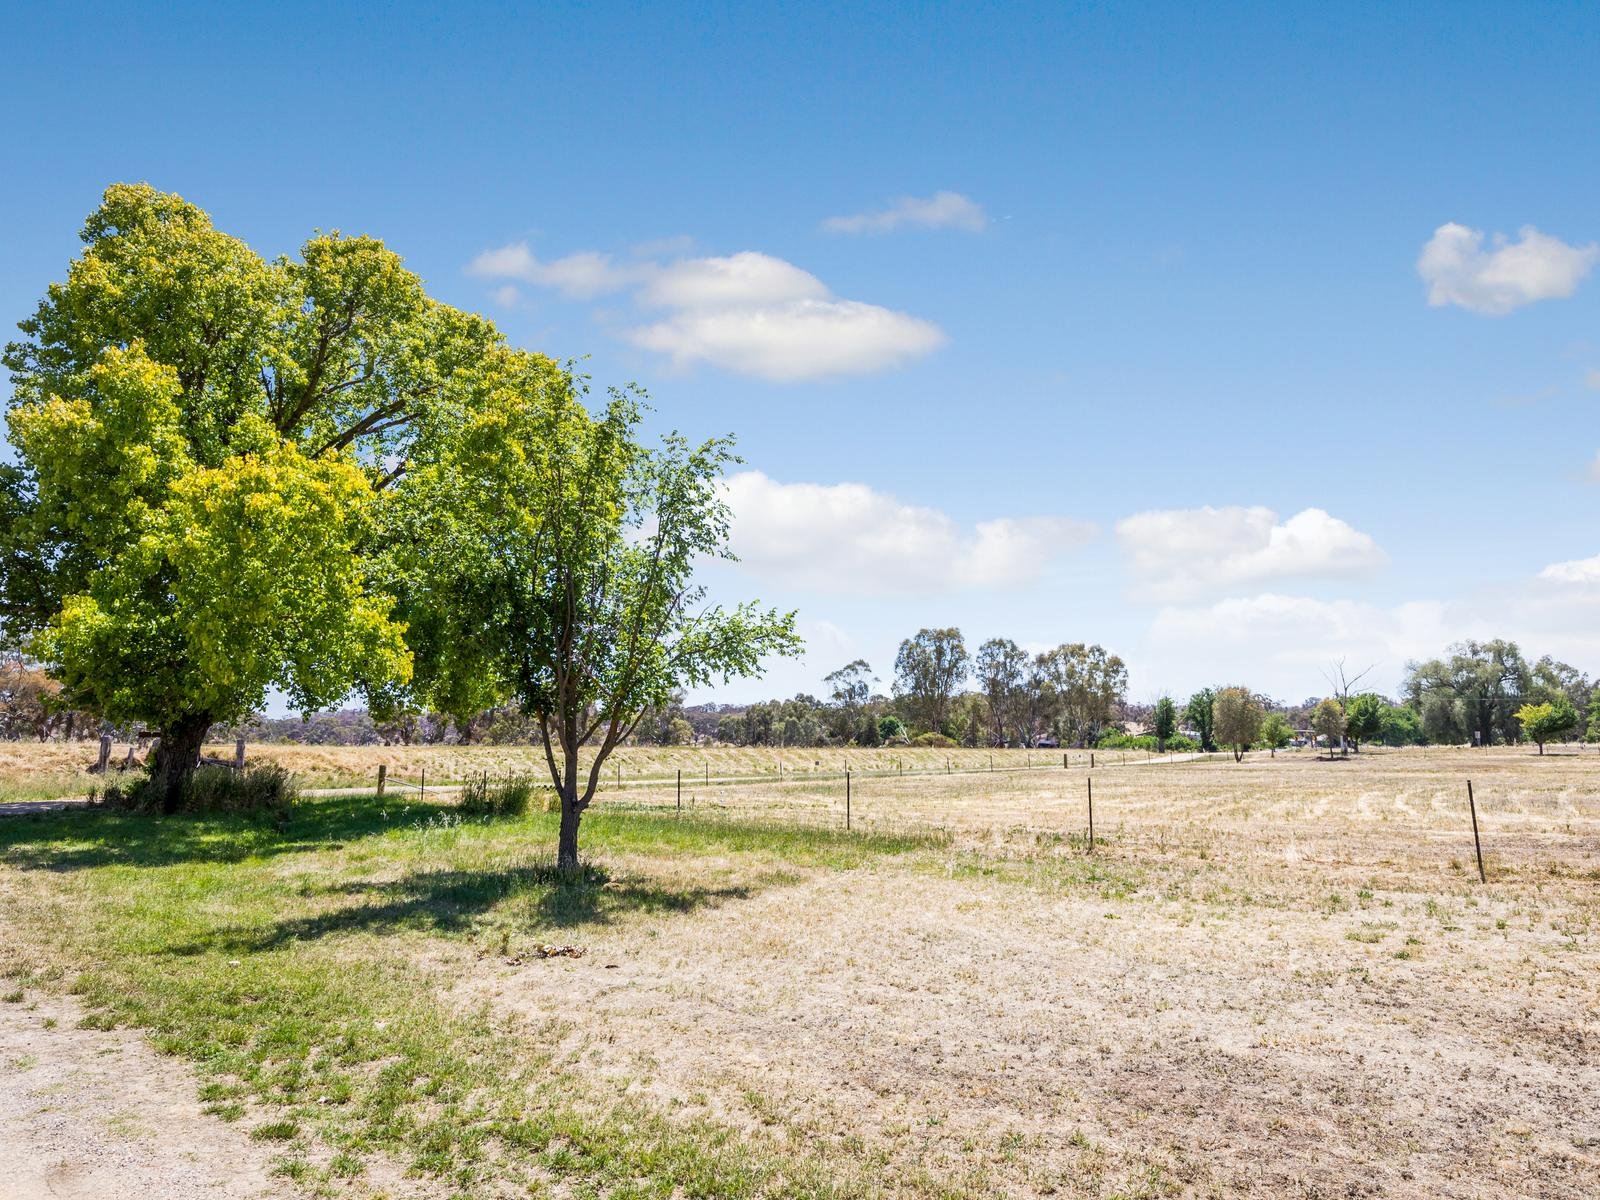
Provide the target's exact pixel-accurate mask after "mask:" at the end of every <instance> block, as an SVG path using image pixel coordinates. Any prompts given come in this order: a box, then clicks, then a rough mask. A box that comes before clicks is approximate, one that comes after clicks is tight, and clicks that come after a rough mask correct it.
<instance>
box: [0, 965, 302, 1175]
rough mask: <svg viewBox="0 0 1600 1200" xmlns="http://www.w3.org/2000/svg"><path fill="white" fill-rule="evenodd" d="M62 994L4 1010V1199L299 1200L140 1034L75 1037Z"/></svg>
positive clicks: (0, 1151)
mask: <svg viewBox="0 0 1600 1200" xmlns="http://www.w3.org/2000/svg"><path fill="white" fill-rule="evenodd" d="M80 1015H81V1013H80V1011H79V1009H78V1008H77V1006H76V1005H75V1004H74V1003H73V1002H72V1001H71V1000H70V999H67V998H64V997H59V996H51V995H48V994H44V993H29V995H28V997H27V999H26V1002H12V1003H6V1004H0V1196H4V1197H5V1200H135V1198H143V1197H151V1198H152V1200H155V1198H159V1200H291V1198H294V1197H298V1196H299V1195H300V1193H299V1192H298V1191H296V1190H294V1189H293V1188H291V1187H289V1186H288V1185H287V1184H285V1183H284V1182H282V1181H281V1180H276V1179H274V1178H273V1177H272V1176H271V1174H270V1168H269V1160H270V1159H271V1157H272V1150H271V1149H270V1148H269V1147H267V1146H265V1145H263V1144H261V1143H258V1142H252V1141H251V1140H250V1139H249V1137H248V1136H247V1135H246V1133H245V1131H244V1130H243V1129H242V1128H239V1127H238V1126H236V1125H228V1124H225V1123H224V1122H222V1121H219V1120H217V1119H216V1118H214V1117H209V1116H206V1115H205V1114H204V1113H203V1112H202V1111H201V1105H200V1101H199V1100H198V1098H197V1095H196V1086H195V1080H194V1077H193V1076H192V1075H191V1074H190V1073H189V1072H188V1071H187V1070H186V1069H184V1067H183V1066H182V1065H181V1064H180V1063H178V1062H177V1061H175V1060H172V1059H167V1058H163V1057H161V1056H160V1055H158V1054H157V1053H156V1052H155V1051H154V1050H152V1049H151V1048H150V1047H149V1045H148V1044H147V1043H146V1042H145V1041H144V1039H143V1038H142V1037H140V1036H139V1035H138V1034H137V1033H136V1032H130V1031H127V1030H112V1031H103V1030H90V1029H80V1028H78V1019H79V1017H80Z"/></svg>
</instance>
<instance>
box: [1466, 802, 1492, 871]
mask: <svg viewBox="0 0 1600 1200" xmlns="http://www.w3.org/2000/svg"><path fill="white" fill-rule="evenodd" d="M1467 808H1468V809H1470V810H1471V812H1472V848H1473V849H1474V850H1476V851H1477V852H1478V882H1479V883H1488V882H1489V876H1488V875H1486V874H1484V870H1483V843H1482V842H1481V841H1479V840H1478V802H1477V801H1476V800H1474V799H1473V798H1472V780H1470V779H1469V780H1467Z"/></svg>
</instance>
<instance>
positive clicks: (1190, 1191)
mask: <svg viewBox="0 0 1600 1200" xmlns="http://www.w3.org/2000/svg"><path fill="white" fill-rule="evenodd" d="M54 753H58V750H57V748H49V747H47V748H44V750H43V751H41V752H40V755H41V758H40V761H48V760H49V756H50V755H51V754H54ZM252 754H253V755H258V756H259V757H271V758H275V759H277V760H278V761H283V762H284V763H285V764H286V765H289V766H291V767H292V768H293V769H295V770H299V771H302V772H305V773H307V774H308V775H310V776H311V778H312V779H313V780H316V781H317V782H324V783H329V784H335V783H343V782H347V781H350V780H351V779H352V778H353V777H354V778H360V777H362V776H364V775H365V774H366V773H368V772H370V771H372V770H374V769H375V766H376V764H377V763H378V762H380V761H385V762H388V763H389V764H390V769H391V771H392V772H394V773H395V774H397V775H404V774H406V773H407V772H408V771H409V770H410V769H411V768H413V767H415V768H417V769H419V770H420V768H421V767H422V766H423V765H426V767H427V770H428V772H429V776H430V780H431V779H433V778H435V777H436V776H435V772H437V773H438V775H439V776H444V777H448V776H449V775H450V774H451V773H455V774H456V775H457V776H458V777H459V776H461V775H464V774H467V773H470V771H472V770H489V771H491V772H493V771H497V770H509V769H516V768H518V767H524V768H526V769H533V768H534V767H535V766H536V765H537V764H536V762H535V761H533V760H532V759H531V756H530V754H529V752H528V751H525V750H518V751H508V750H503V749H497V748H456V747H427V748H411V749H399V750H397V749H396V748H383V749H381V750H380V749H371V750H318V749H299V748H288V747H273V748H267V747H263V748H260V750H259V752H257V751H255V750H252ZM519 755H520V756H521V757H520V758H519V757H518V756H519ZM848 757H849V760H850V762H849V765H850V767H851V770H852V772H853V773H854V777H853V779H852V788H851V790H852V794H851V808H852V811H851V817H852V822H853V824H855V826H856V827H858V828H862V827H865V828H874V827H877V828H900V829H909V828H922V827H937V828H940V829H943V830H946V831H948V832H949V834H950V836H949V838H948V840H947V842H944V843H941V844H940V846H939V848H937V849H929V850H923V851H916V852H912V853H906V854H902V855H897V856H879V857H868V858H867V859H865V860H864V861H863V862H862V864H861V865H858V866H853V867H850V868H848V869H843V868H828V867H823V866H816V865H812V866H809V867H806V866H795V865H792V864H787V865H786V864H784V863H783V862H782V861H781V860H779V859H774V858H772V857H771V856H761V855H743V856H742V855H737V854H727V853H723V854H716V855H712V854H709V853H707V854H701V855H695V854H692V853H691V854H688V855H684V854H681V853H674V854H668V853H665V852H662V853H654V852H650V853H647V852H644V851H640V850H632V851H627V852H622V851H617V852H613V853H612V854H610V855H609V856H608V855H607V853H606V852H605V851H604V850H603V849H601V850H598V851H596V853H597V855H598V857H599V858H600V860H601V865H602V866H603V867H604V868H606V869H607V870H608V871H609V872H610V874H611V877H612V879H613V880H616V881H624V882H628V881H647V882H655V883H660V882H662V881H668V882H671V881H680V882H682V881H691V880H692V881H705V880H715V881H716V882H717V884H718V886H719V889H720V891H721V893H722V894H724V895H725V896H726V898H725V899H723V900H720V901H718V902H714V903H710V904H708V905H705V906H702V907H697V908H694V909H693V910H692V911H678V910H674V909H670V908H669V909H650V910H645V909H641V910H638V911H630V912H619V913H618V914H616V915H615V916H613V917H608V918H607V919H606V920H604V921H602V922H596V923H593V924H590V925H585V926H582V927H579V928H574V929H571V930H569V931H565V932H564V933H563V940H567V939H571V940H574V941H578V942H580V943H581V945H582V947H583V948H584V950H585V951H586V952H585V954H584V955H583V956H582V957H581V958H575V959H573V958H555V959H537V960H530V959H527V958H519V957H517V956H514V955H513V956H505V955H502V954H500V953H496V952H495V951H494V949H493V947H492V946H486V945H483V944H472V943H470V942H464V941H462V940H460V939H447V938H443V937H441V938H433V939H418V941H417V943H416V944H417V946H418V947H419V949H418V950H417V951H416V953H419V954H424V955H426V956H428V959H429V961H430V963H432V964H434V965H437V964H439V963H440V962H443V963H445V964H446V965H448V966H449V967H450V974H451V975H452V977H453V978H454V979H455V980H456V983H455V984H454V988H453V991H452V993H451V998H452V999H453V1000H454V1001H456V1002H458V1003H459V1004H461V1005H463V1006H468V1007H473V1008H476V1007H477V1006H480V1005H482V1004H485V1003H487V1004H489V1005H490V1006H491V1007H492V1010H493V1011H494V1012H496V1013H497V1014H499V1015H501V1016H503V1017H504V1018H506V1020H507V1021H508V1022H510V1023H511V1025H510V1026H508V1027H513V1028H515V1027H520V1028H522V1029H524V1030H525V1031H526V1036H528V1037H529V1038H530V1039H532V1040H535V1041H537V1040H538V1039H541V1038H543V1037H546V1036H548V1031H550V1030H552V1029H559V1030H562V1031H563V1034H562V1036H563V1037H564V1041H563V1042H562V1046H561V1052H562V1053H561V1058H562V1061H563V1062H564V1064H566V1065H568V1066H570V1067H572V1068H573V1069H575V1070H578V1071H581V1072H583V1073H585V1074H586V1075H588V1076H590V1077H592V1078H594V1079H596V1080H599V1081H606V1082H609V1083H610V1084H612V1085H614V1086H615V1087H616V1088H617V1089H618V1090H619V1091H621V1092H623V1093H625V1094H628V1095H632V1096H639V1097H644V1098H647V1099H649V1100H650V1101H651V1102H653V1103H654V1104H657V1105H659V1106H661V1107H662V1108H663V1109H665V1110H667V1111H672V1112H679V1113H684V1114H691V1115H701V1116H710V1117H712V1118H715V1119H716V1120H718V1121H721V1122H723V1123H726V1124H729V1125H732V1126H734V1127H736V1128H740V1129H748V1130H755V1129H760V1130H761V1131H763V1135H764V1136H767V1137H771V1138H775V1139H777V1140H778V1142H780V1143H784V1142H787V1143H790V1144H793V1145H795V1146H801V1147H805V1148H806V1149H807V1150H808V1151H815V1152H817V1153H820V1154H822V1155H824V1156H825V1157H830V1158H832V1157H836V1158H837V1159H838V1161H839V1162H841V1163H846V1164H850V1167H851V1169H853V1170H855V1169H861V1168H863V1167H864V1168H865V1169H867V1170H868V1171H870V1172H871V1173H873V1174H874V1176H875V1177H876V1178H879V1179H881V1181H882V1189H883V1194H885V1195H888V1196H914V1197H935V1196H939V1197H944V1196H954V1195H961V1196H1074V1197H1085V1198H1088V1197H1097V1198H1102V1200H1109V1198H1110V1197H1118V1196H1120V1197H1133V1196H1169V1195H1170V1196H1208V1197H1241V1196H1242V1197H1260V1198H1262V1200H1267V1198H1274V1200H1275V1198H1278V1197H1284V1196H1297V1197H1348V1196H1382V1197H1418V1198H1421V1197H1430V1198H1432V1197H1452V1198H1460V1200H1469V1198H1472V1200H1477V1198H1486V1197H1540V1198H1549V1200H1589V1198H1590V1197H1592V1196H1594V1195H1595V1194H1596V1183H1597V1181H1600V951H1597V947H1596V944H1595V935H1596V932H1597V918H1600V905H1597V899H1600V756H1597V755H1595V754H1594V753H1593V752H1592V751H1590V752H1586V753H1584V754H1582V755H1580V754H1577V753H1567V754H1551V755H1547V756H1546V757H1544V758H1539V757H1537V756H1536V755H1535V754H1534V753H1533V752H1531V751H1524V750H1520V749H1500V750H1494V751H1491V752H1487V753H1486V752H1482V751H1477V752H1474V751H1470V750H1413V751H1374V752H1368V753H1365V754H1362V755H1360V756H1359V757H1355V758H1352V759H1350V760H1349V761H1339V762H1328V761H1324V760H1319V759H1317V758H1316V757H1315V756H1314V755H1311V754H1309V753H1305V752H1300V753H1294V754H1285V755H1280V756H1278V757H1277V758H1270V757H1267V756H1264V755H1258V756H1252V757H1251V758H1249V759H1247V760H1246V761H1245V762H1244V763H1239V764H1235V763H1233V762H1232V761H1231V760H1230V759H1213V760H1210V761H1189V762H1180V761H1168V762H1157V763H1146V762H1143V761H1140V758H1139V756H1127V757H1126V758H1122V759H1121V760H1120V761H1119V756H1111V757H1112V762H1111V763H1109V764H1107V763H1105V760H1104V758H1101V759H1100V762H1101V765H1100V766H1099V767H1097V769H1096V770H1095V771H1094V772H1093V789H1094V801H1095V827H1096V834H1097V841H1098V844H1097V846H1096V848H1095V850H1094V851H1093V853H1092V854H1091V853H1090V852H1089V849H1088V847H1087V845H1086V844H1085V838H1084V835H1085V833H1086V832H1087V816H1088V811H1087V810H1088V804H1087V800H1088V778H1089V774H1090V773H1089V772H1088V771H1087V770H1086V769H1085V766H1086V764H1085V763H1084V762H1083V759H1082V756H1077V755H1075V756H1074V758H1073V761H1072V765H1071V767H1070V769H1063V768H1062V766H1061V765H1060V759H1059V756H1052V759H1051V760H1050V765H1048V766H1041V765H1040V760H1042V759H1044V756H1043V755H1034V756H1024V755H999V756H997V758H996V768H997V769H996V770H995V771H994V772H993V773H990V772H989V771H988V770H987V752H986V751H983V752H967V753H965V754H959V755H958V754H952V755H951V756H949V757H950V759H951V766H952V768H953V772H952V773H951V774H943V773H941V770H940V767H941V763H942V761H943V759H944V758H945V755H944V754H943V752H905V751H901V752H898V753H897V752H894V751H889V752H883V753H879V754H877V755H875V756H874V755H871V754H868V753H859V752H855V751H852V752H850V754H849V756H848ZM1019 758H1020V759H1021V760H1022V761H1021V762H1018V761H1017V760H1018V759H1019ZM897 759H898V760H899V762H898V763H897V762H896V761H895V760H897ZM621 761H622V763H623V765H624V781H623V786H622V787H621V788H620V789H618V788H616V787H615V786H613V787H610V788H608V789H607V790H606V791H604V792H603V793H602V795H601V798H600V801H599V803H600V805H601V806H602V807H604V806H630V807H632V806H654V807H662V806H673V805H675V804H676V802H677V789H676V786H675V772H676V771H677V770H679V769H682V770H684V772H685V789H684V791H685V802H686V804H687V805H692V806H693V811H694V813H695V814H697V815H706V814H714V815H718V816H723V817H727V818H731V819H737V820H749V821H753V822H767V821H775V822H784V823H802V824H815V825H830V826H833V825H839V824H842V822H843V819H844V785H843V780H842V779H840V778H838V777H837V772H839V771H840V770H842V768H843V767H844V765H845V756H844V755H842V754H839V753H838V752H834V753H833V754H831V755H828V756H823V755H819V754H817V753H815V752H797V751H789V752H785V754H783V755H782V756H781V758H780V757H779V756H776V755H774V754H773V753H772V752H767V751H736V750H719V751H711V752H709V753H706V752H701V751H675V752H674V751H659V750H643V751H638V750H630V751H626V752H624V755H623V757H622V759H621ZM779 762H782V764H783V774H782V777H781V779H780V777H779V772H778V770H777V764H778V763H779ZM808 763H809V770H807V769H805V768H806V766H807V764H808ZM963 765H964V766H966V767H967V768H968V771H967V773H958V772H959V768H960V767H961V766H963ZM1030 766H1031V767H1033V768H1034V769H1028V768H1029V767H1030ZM708 767H709V770H710V774H711V776H712V780H713V782H711V783H710V784H707V783H705V782H704V780H705V774H706V770H707V768H708ZM764 767H765V768H766V771H765V773H763V768H764ZM901 767H904V768H905V769H907V770H911V771H921V772H923V773H918V774H909V775H906V776H903V777H902V776H901V775H900V774H899V773H898V772H899V770H900V768H901ZM1019 768H1021V769H1019ZM3 769H4V768H3V766H0V770H3ZM719 776H735V777H741V778H744V779H747V780H751V781H750V782H722V783H719V782H716V780H717V777H719ZM630 777H631V779H632V782H629V780H630ZM1468 778H1471V779H1472V780H1473V782H1474V785H1475V791H1476V797H1477V801H1478V815H1479V822H1480V826H1481V829H1482V833H1483V839H1484V849H1485V854H1486V859H1487V866H1488V871H1489V882H1488V883H1487V885H1484V884H1480V883H1479V882H1478V880H1477V876H1476V867H1475V863H1474V855H1473V842H1472V833H1471V824H1470V820H1469V817H1468V811H1467V805H1466V788H1465V784H1466V780H1467V779H1468ZM669 780H670V781H671V782H668V781H669ZM372 869H373V870H374V871H375V872H380V873H381V872H383V871H385V870H387V869H388V867H386V866H385V864H383V863H381V862H374V864H373V867H372ZM746 885H747V886H746ZM541 936H542V935H541Z"/></svg>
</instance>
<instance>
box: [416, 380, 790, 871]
mask: <svg viewBox="0 0 1600 1200" xmlns="http://www.w3.org/2000/svg"><path fill="white" fill-rule="evenodd" d="M525 382H526V391H524V392H523V393H521V394H520V395H519V396H517V397H516V400H517V402H516V403H507V404H505V405H502V406H499V408H498V409H497V413H498V417H497V420H496V421H495V422H494V425H493V429H492V437H490V438H489V440H488V445H489V447H490V448H491V449H493V450H495V451H496V457H495V458H494V460H493V462H492V464H491V465H489V466H488V467H487V468H486V469H485V470H484V471H483V472H482V474H481V475H479V476H474V475H472V474H471V473H470V472H465V471H464V468H465V467H466V466H470V465H473V464H472V463H471V462H464V463H443V464H441V466H440V468H439V469H438V470H435V471H425V472H423V473H422V475H423V477H422V478H421V479H419V480H417V481H416V482H417V486H419V487H420V486H424V485H426V486H429V487H433V488H436V489H437V491H438V494H437V495H436V496H434V497H433V498H434V500H436V501H438V503H435V504H430V505H429V507H428V511H430V512H432V513H435V514H439V513H445V512H447V513H448V514H449V517H448V519H447V520H444V519H441V523H440V525H439V526H438V527H437V529H436V530H435V532H436V534H437V536H438V537H440V538H442V539H443V540H444V542H445V544H446V545H447V546H448V547H449V548H450V549H451V550H452V551H453V554H452V556H451V557H450V558H449V560H448V563H447V566H448V568H449V569H451V570H453V572H454V574H451V575H448V576H446V575H441V576H440V577H439V579H438V580H437V586H438V588H439V589H440V592H441V594H442V596H443V597H444V598H445V599H447V601H448V606H449V607H448V611H449V612H450V613H451V614H452V620H453V621H454V622H456V623H457V626H458V628H459V631H460V636H465V637H470V638H472V639H474V641H475V643H476V644H477V646H478V647H480V649H481V650H483V651H484V652H485V653H486V654H487V656H488V660H489V664H490V667H491V669H493V670H494V671H495V673H496V674H497V675H498V677H500V678H502V679H505V680H507V681H508V682H509V685H510V688H511V690H512V692H513V694H514V695H515V696H516V698H517V700H518V702H519V703H520V704H521V706H522V708H523V710H524V711H525V712H527V713H529V714H530V715H532V716H533V717H535V718H536V719H537V721H538V726H539V733H540V738H541V741H542V744H543V746H544V752H545V762H546V764H547V766H548V767H549V770H550V778H551V781H552V782H553V783H554V784H555V788H556V792H557V793H558V795H559V796H560V798H561V826H560V841H559V845H558V849H557V853H556V863H557V866H558V867H559V868H560V869H562V870H571V869H574V868H576V867H577V866H578V827H579V824H580V822H581V821H582V819H583V814H584V812H585V811H586V810H587V809H588V807H589V804H590V802H591V801H592V800H593V798H594V794H595V790H596V788H597V787H598V785H599V782H600V778H601V771H602V769H603V767H604V765H605V762H606V759H607V758H608V756H609V755H610V754H611V751H612V750H613V749H615V747H616V746H617V744H618V743H619V742H621V741H622V740H623V739H624V738H626V737H627V736H628V735H629V734H630V733H631V732H632V730H633V728H634V727H635V726H636V725H637V724H638V722H639V720H640V718H641V717H642V716H643V714H644V713H645V712H647V711H648V710H649V709H651V708H652V707H653V706H657V705H661V704H663V703H665V702H666V700H667V699H668V697H670V696H671V695H672V693H673V692H675V691H677V690H679V689H682V688H690V687H703V686H705V685H706V684H708V683H710V682H712V681H713V680H714V679H718V680H724V681H725V680H727V679H730V678H734V677H738V676H749V675H755V674H758V673H759V672H760V668H761V661H762V659H763V658H765V657H766V656H768V655H771V654H783V655H794V654H797V653H799V649H800V641H799V639H798V638H797V637H796V635H795V632H794V614H793V613H780V612H778V611H776V610H772V609H762V608H760V607H758V606H757V605H755V604H753V603H750V604H741V605H739V606H738V607H737V608H735V609H732V610H731V611H729V610H724V609H722V608H720V607H715V606H706V605H705V604H704V601H705V595H706V592H705V588H704V587H703V586H701V585H699V584H697V583H696V582H695V580H694V572H695V568H696V566H697V565H698V564H699V563H701V562H703V561H706V560H709V559H719V558H720V559H729V558H731V557H732V554H731V552H730V551H729V549H728V533H729V521H730V513H729V510H728V506H727V504H726V502H725V501H724V500H723V498H722V493H721V491H720V488H719V485H720V482H721V477H722V473H723V470H724V469H725V467H726V466H727V464H729V463H731V462H735V461H737V460H736V459H735V458H734V456H733V452H732V447H731V442H730V441H729V440H728V439H724V438H716V439H712V440H710V441H707V442H705V443H703V444H701V445H698V446H694V445H691V444H689V443H688V442H687V441H686V440H684V439H683V438H682V437H679V436H678V435H677V434H671V435H668V436H667V437H666V438H665V439H663V443H662V445H661V447H660V448H659V449H655V450H652V449H649V448H647V447H645V446H644V445H643V444H642V443H641V442H640V440H639V438H638V426H639V422H640V420H641V408H642V403H641V399H640V397H639V396H638V394H637V393H635V392H631V391H630V392H623V391H617V390H613V391H612V392H611V399H610V402H609V404H607V405H606V407H605V409H604V410H603V411H602V412H600V413H599V414H596V415H591V413H590V412H589V411H588V409H587V408H586V407H585V405H584V403H583V400H582V397H583V389H582V387H581V386H580V384H579V381H576V380H574V379H572V378H571V377H570V376H567V375H561V376H559V377H558V378H555V379H551V378H549V377H548V376H540V375H537V374H532V375H528V376H526V377H525ZM435 558H437V556H435ZM751 711H752V713H753V712H754V709H752V710H751ZM746 715H747V717H748V716H750V715H751V714H748V713H747V714H746ZM770 715H771V716H772V717H776V716H777V714H770ZM746 724H747V726H748V724H749V722H748V720H747V722H746ZM720 729H721V726H720V725H719V732H720ZM743 740H744V741H745V742H746V743H749V744H755V743H757V742H759V741H762V740H766V741H770V735H769V737H768V738H765V739H758V738H757V737H755V736H753V735H752V731H751V730H750V729H749V728H746V729H745V731H744V737H743ZM586 748H587V749H588V751H589V755H590V757H589V759H588V762H587V764H586V765H585V764H584V763H582V761H581V756H582V755H583V753H584V751H585V749H586Z"/></svg>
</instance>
